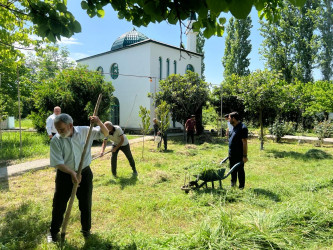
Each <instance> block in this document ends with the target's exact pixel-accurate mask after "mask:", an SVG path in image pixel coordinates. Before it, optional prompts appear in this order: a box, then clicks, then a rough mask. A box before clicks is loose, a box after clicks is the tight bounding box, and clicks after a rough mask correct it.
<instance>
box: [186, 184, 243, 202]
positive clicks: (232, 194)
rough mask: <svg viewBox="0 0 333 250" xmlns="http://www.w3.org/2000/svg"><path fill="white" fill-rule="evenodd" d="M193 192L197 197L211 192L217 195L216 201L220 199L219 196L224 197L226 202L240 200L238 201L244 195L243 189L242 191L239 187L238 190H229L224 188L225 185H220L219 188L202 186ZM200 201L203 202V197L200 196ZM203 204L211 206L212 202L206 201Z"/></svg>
mask: <svg viewBox="0 0 333 250" xmlns="http://www.w3.org/2000/svg"><path fill="white" fill-rule="evenodd" d="M191 192H193V194H194V197H195V199H196V198H199V197H202V195H204V194H211V195H213V196H215V197H216V201H218V200H219V198H222V199H223V200H224V201H225V202H226V203H235V202H238V201H240V199H241V197H242V195H243V191H240V190H238V189H237V190H227V189H224V188H223V187H222V188H220V187H218V188H214V189H213V188H211V187H208V188H205V187H202V188H200V189H196V190H193V191H191ZM199 202H202V201H201V198H199ZM203 205H205V206H210V205H211V204H209V203H207V204H206V203H204V204H203Z"/></svg>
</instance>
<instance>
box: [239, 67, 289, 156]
mask: <svg viewBox="0 0 333 250" xmlns="http://www.w3.org/2000/svg"><path fill="white" fill-rule="evenodd" d="M239 79H240V81H239V84H238V88H239V93H240V96H239V98H240V99H241V100H242V101H243V103H244V106H245V110H248V111H252V112H256V113H257V114H258V120H259V124H260V140H261V145H260V149H261V150H263V148H264V132H263V131H264V130H263V113H264V109H275V110H279V111H280V112H281V111H282V110H283V109H284V105H285V100H286V96H285V89H284V85H286V84H285V82H284V81H281V79H280V76H279V75H278V74H276V73H274V72H270V71H268V70H264V71H256V72H253V73H251V74H250V75H248V76H245V77H240V78H239Z"/></svg>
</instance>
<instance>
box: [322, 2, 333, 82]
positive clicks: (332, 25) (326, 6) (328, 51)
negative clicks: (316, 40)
mask: <svg viewBox="0 0 333 250" xmlns="http://www.w3.org/2000/svg"><path fill="white" fill-rule="evenodd" d="M332 3H333V1H332V0H322V1H320V11H319V13H320V15H319V30H320V38H321V39H320V41H321V50H320V68H321V72H322V74H323V80H326V81H329V80H331V79H332V76H333V14H332Z"/></svg>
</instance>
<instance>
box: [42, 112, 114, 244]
mask: <svg viewBox="0 0 333 250" xmlns="http://www.w3.org/2000/svg"><path fill="white" fill-rule="evenodd" d="M90 121H91V122H92V123H96V124H97V125H99V126H97V127H94V128H93V129H92V132H91V136H90V140H89V142H87V143H88V147H87V153H86V154H85V157H84V159H83V160H84V161H83V168H82V173H81V175H79V176H78V174H77V171H78V168H79V164H80V160H81V156H82V152H83V149H84V145H85V141H86V138H87V135H88V133H89V127H88V126H75V127H74V126H73V119H72V117H71V116H70V115H68V114H65V113H63V114H60V115H58V116H57V117H56V118H55V119H54V125H55V127H56V129H57V131H58V134H56V135H55V136H53V138H52V140H51V143H50V165H51V166H52V167H55V168H56V169H57V174H56V180H55V193H54V197H53V209H52V222H51V228H50V235H49V236H48V242H56V241H58V233H59V231H60V227H61V225H62V222H63V217H64V213H65V211H66V207H67V203H68V200H69V198H70V197H71V192H72V188H73V183H79V184H80V185H79V187H78V189H77V192H76V196H77V198H78V200H79V209H80V211H81V226H82V230H81V232H82V234H83V236H84V237H85V238H87V237H89V236H90V228H91V205H92V189H93V184H92V179H93V174H92V172H91V169H90V167H89V165H90V163H91V145H92V142H93V140H97V139H103V138H104V137H105V136H107V135H108V129H107V128H106V127H105V126H104V124H103V123H102V122H101V121H100V119H99V118H98V117H97V116H91V117H90Z"/></svg>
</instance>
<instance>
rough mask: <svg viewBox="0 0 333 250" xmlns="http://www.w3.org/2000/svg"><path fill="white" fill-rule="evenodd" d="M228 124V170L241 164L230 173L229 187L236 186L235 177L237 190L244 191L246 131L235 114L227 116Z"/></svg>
mask: <svg viewBox="0 0 333 250" xmlns="http://www.w3.org/2000/svg"><path fill="white" fill-rule="evenodd" d="M229 121H230V124H231V125H232V126H233V129H232V131H231V133H230V134H229V162H230V168H232V167H233V166H234V165H235V164H236V163H238V162H241V165H240V166H239V167H238V168H237V169H236V170H235V171H234V172H232V173H231V186H232V187H234V186H236V182H237V176H238V181H239V186H238V187H239V189H244V186H245V170H244V164H245V163H246V162H247V161H248V159H247V138H248V129H247V127H246V126H245V125H244V124H243V123H242V122H240V117H239V114H238V113H237V112H232V113H230V114H229Z"/></svg>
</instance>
